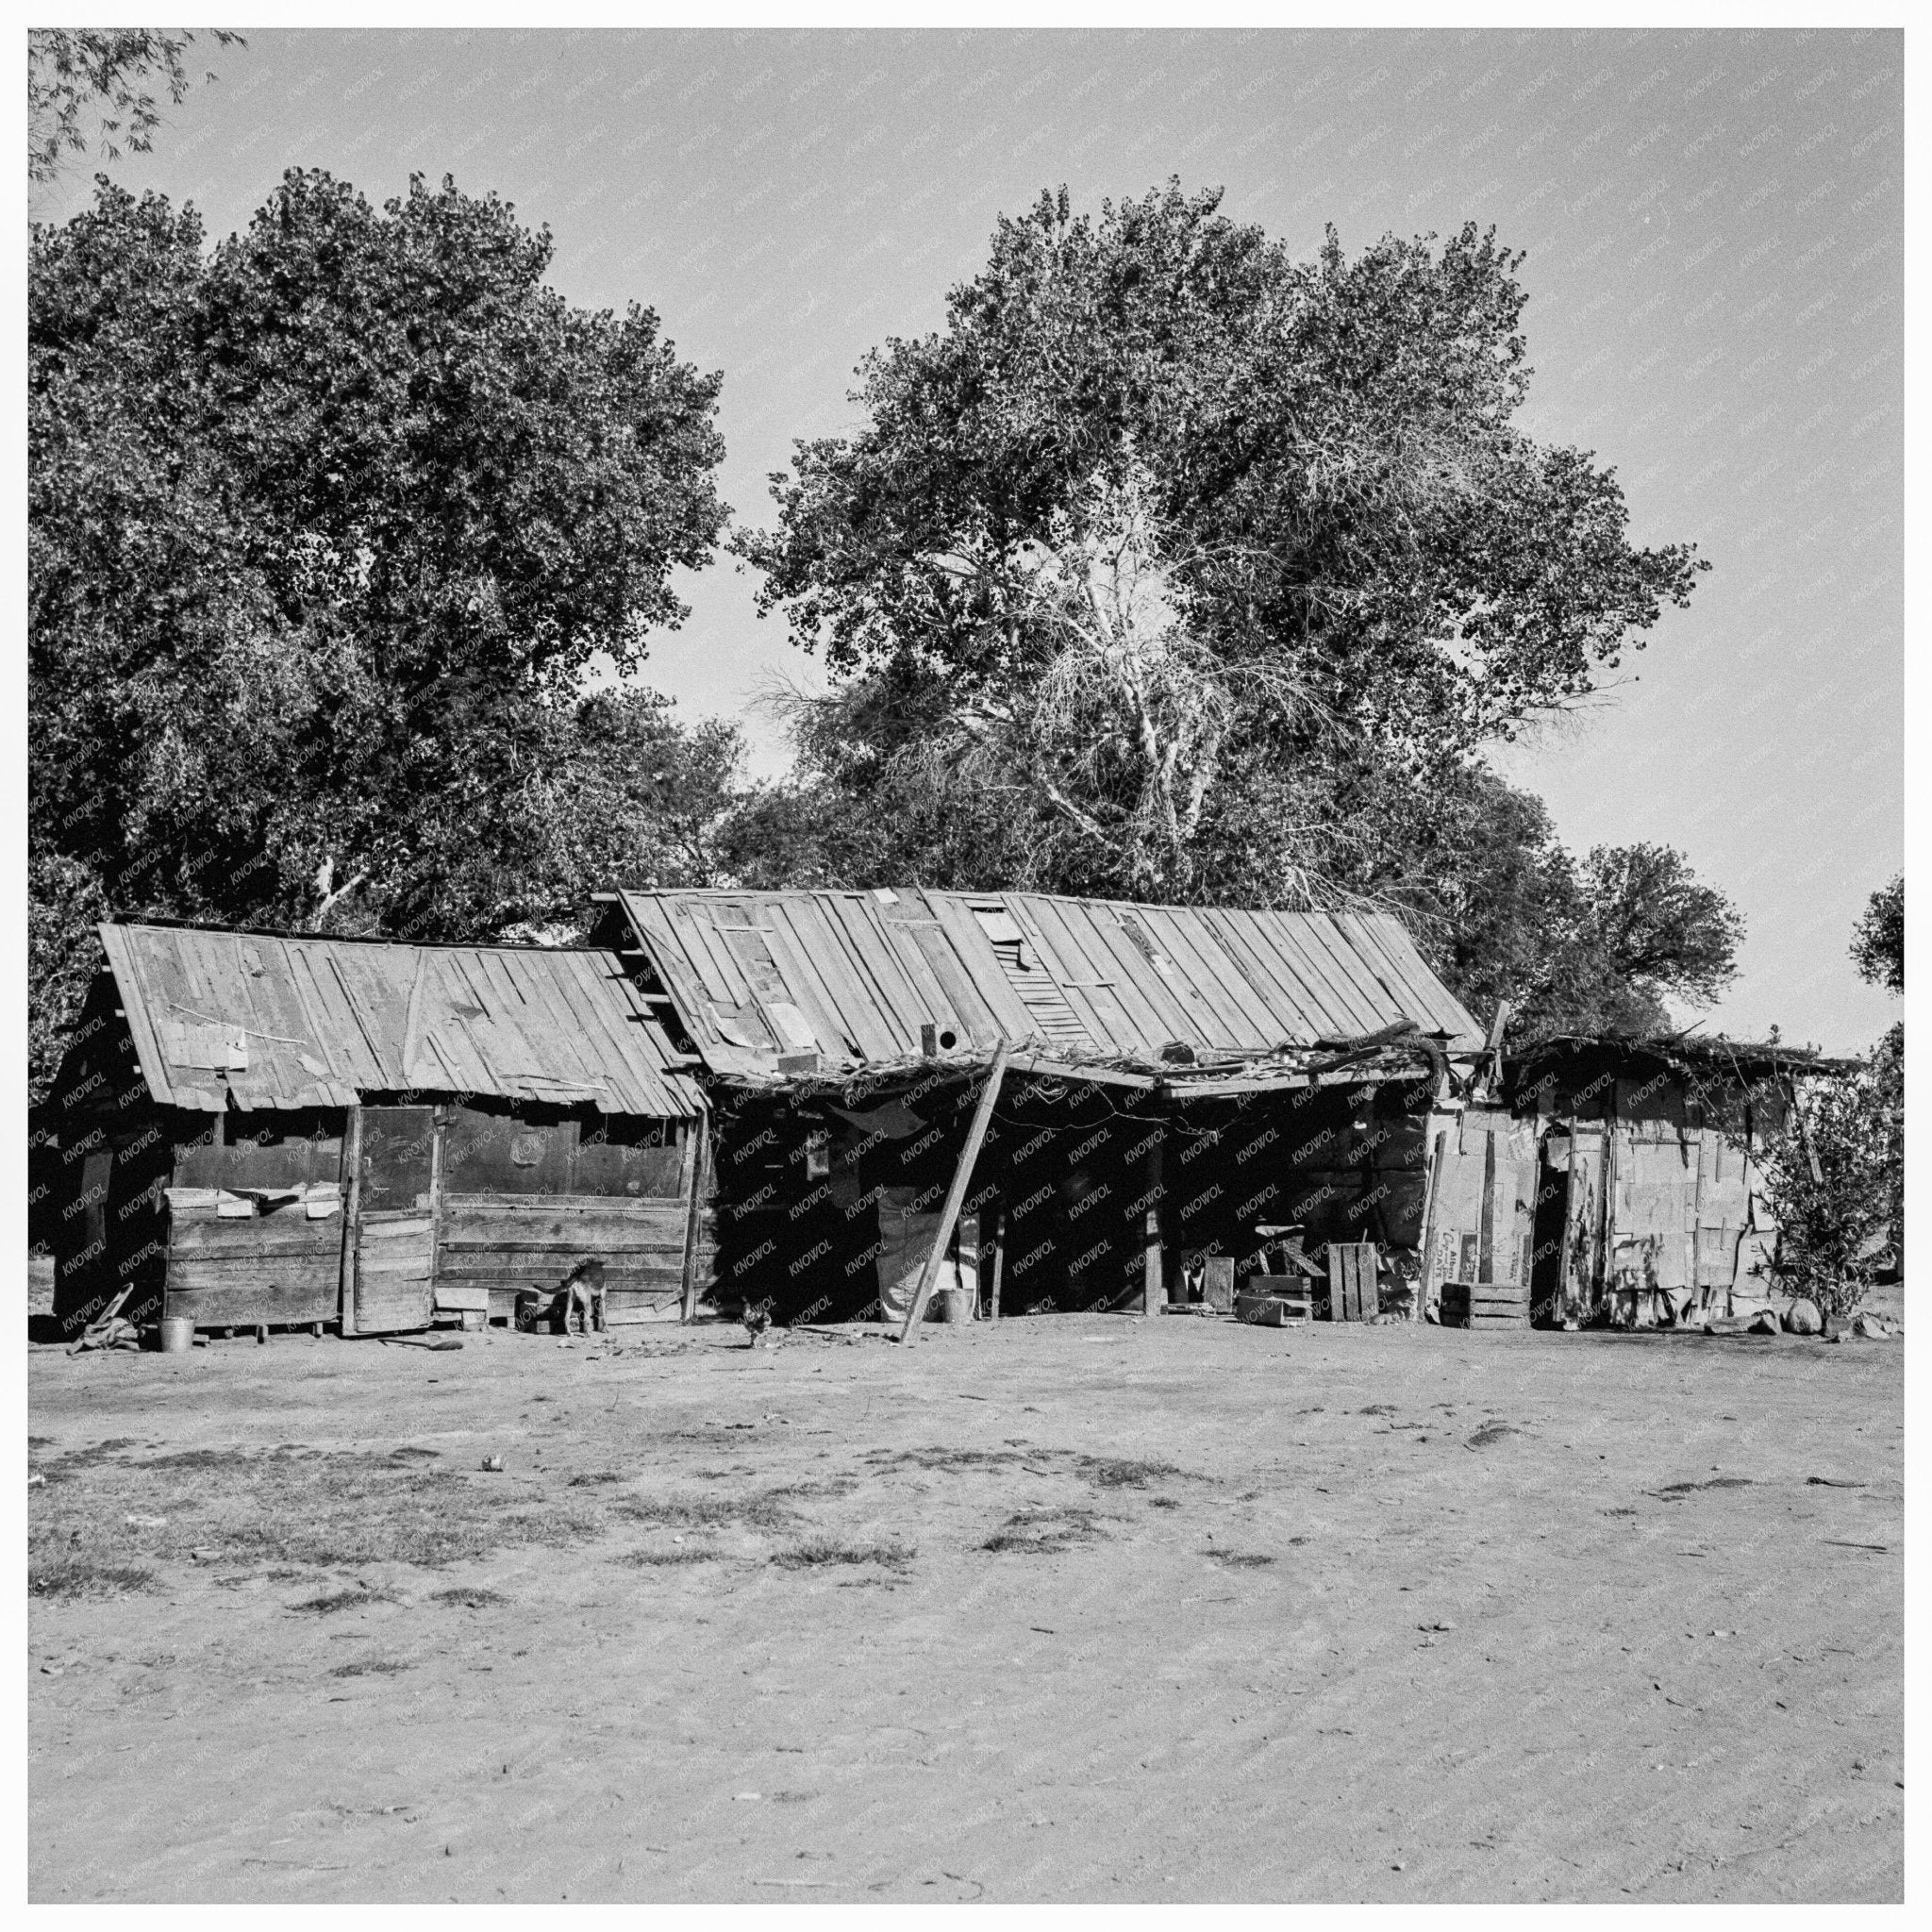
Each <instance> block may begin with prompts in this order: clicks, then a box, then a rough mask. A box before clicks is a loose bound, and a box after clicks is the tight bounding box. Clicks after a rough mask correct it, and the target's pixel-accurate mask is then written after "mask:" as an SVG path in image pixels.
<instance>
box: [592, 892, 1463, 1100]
mask: <svg viewBox="0 0 1932 1932" xmlns="http://www.w3.org/2000/svg"><path fill="white" fill-rule="evenodd" d="M616 896H617V898H618V899H619V901H620V903H621V904H622V906H623V908H624V910H625V914H626V916H627V918H628V920H629V923H630V925H631V928H632V930H633V932H634V933H635V934H636V936H637V938H638V941H639V942H640V944H641V945H642V947H643V948H644V950H645V952H646V954H647V955H648V957H649V958H650V960H651V963H652V965H653V967H654V968H655V969H656V971H657V973H658V976H659V977H660V979H661V980H662V982H663V985H664V988H665V990H666V991H667V992H669V993H670V994H671V996H672V998H673V1000H674V1002H675V1006H676V1008H677V1012H678V1015H679V1017H680V1019H682V1021H683V1022H684V1024H685V1027H686V1029H687V1031H688V1032H689V1033H690V1034H691V1039H692V1040H693V1041H695V1043H696V1045H697V1048H698V1051H699V1052H700V1053H701V1054H702V1055H703V1056H704V1058H705V1061H706V1064H707V1065H708V1067H709V1068H710V1069H711V1070H712V1071H713V1072H715V1073H721V1074H744V1075H752V1076H759V1075H762V1076H770V1075H771V1074H773V1073H774V1070H775V1068H776V1058H777V1055H778V1054H779V1053H781V1052H816V1053H818V1054H820V1055H821V1056H822V1057H824V1058H825V1059H826V1060H828V1061H830V1062H833V1063H841V1062H842V1063H848V1064H850V1063H860V1064H864V1063H877V1062H881V1061H890V1060H893V1059H902V1058H908V1057H912V1056H917V1055H918V1054H919V1053H920V1051H921V1028H922V1026H924V1025H928V1024H929V1025H932V1026H934V1027H936V1028H938V1029H939V1031H940V1032H941V1036H943V1034H944V1033H946V1032H951V1033H952V1034H953V1035H954V1036H955V1043H954V1044H953V1045H952V1046H951V1047H950V1048H947V1049H946V1050H947V1051H950V1052H957V1053H962V1054H964V1053H974V1052H977V1053H980V1054H985V1053H990V1052H991V1050H992V1049H993V1047H994V1046H995V1045H997V1043H998V1042H999V1041H1001V1040H1003V1039H1004V1040H1006V1041H1008V1042H1010V1043H1012V1044H1015V1045H1018V1044H1021V1043H1023V1042H1030V1043H1031V1044H1032V1045H1033V1046H1034V1047H1035V1048H1036V1049H1037V1050H1038V1051H1040V1052H1041V1054H1043V1055H1044V1056H1045V1057H1047V1058H1052V1059H1055V1060H1058V1061H1063V1062H1066V1063H1070V1064H1073V1063H1080V1062H1101V1061H1114V1062H1120V1061H1128V1060H1131V1061H1140V1062H1143V1063H1144V1062H1158V1060H1159V1058H1160V1055H1161V1050H1162V1049H1163V1048H1164V1047H1166V1046H1168V1045H1169V1044H1170V1043H1172V1042H1174V1041H1179V1042H1182V1043H1184V1044H1186V1045H1188V1046H1190V1047H1192V1048H1194V1049H1195V1050H1196V1051H1203V1052H1208V1053H1229V1052H1231V1053H1266V1052H1269V1051H1272V1050H1274V1049H1276V1048H1279V1047H1282V1046H1284V1045H1291V1046H1312V1045H1314V1044H1315V1042H1316V1041H1323V1040H1336V1039H1343V1038H1353V1037H1357V1036H1360V1035H1363V1034H1367V1033H1371V1032H1374V1031H1375V1030H1376V1029H1378V1028H1381V1027H1385V1026H1388V1025H1390V1024H1393V1023H1395V1022H1397V1021H1399V1020H1402V1019H1404V1018H1407V1019H1409V1020H1412V1021H1414V1022H1415V1023H1416V1024H1417V1026H1418V1027H1419V1028H1420V1029H1421V1030H1422V1031H1423V1032H1424V1033H1431V1034H1437V1035H1440V1036H1443V1037H1445V1039H1446V1042H1447V1045H1448V1048H1449V1050H1450V1051H1451V1052H1474V1051H1475V1050H1476V1049H1477V1048H1479V1047H1480V1046H1481V1045H1482V1034H1481V1029H1480V1028H1479V1027H1478V1026H1477V1025H1476V1024H1475V1022H1474V1019H1472V1018H1471V1016H1470V1015H1469V1013H1468V1012H1467V1011H1466V1010H1465V1009H1464V1008H1462V1006H1461V1005H1460V1004H1458V1002H1457V1000H1456V998H1455V997H1454V995H1452V994H1451V993H1450V991H1449V990H1448V989H1447V988H1446V987H1445V986H1443V984H1442V982H1441V980H1440V979H1438V978H1437V977H1436V975H1435V974H1434V973H1432V972H1431V971H1430V970H1429V968H1428V967H1427V966H1426V965H1424V963H1423V959H1422V956H1421V955H1420V954H1419V953H1418V952H1417V951H1416V949H1415V945H1414V942H1413V941H1411V940H1410V939H1409V937H1408V935H1407V933H1406V932H1405V931H1404V930H1403V929H1402V927H1401V925H1400V924H1397V922H1396V921H1395V920H1393V919H1391V918H1389V917H1387V916H1384V915H1363V914H1356V913H1332V914H1331V913H1310V912H1251V911H1241V910H1225V909H1219V908H1202V907H1174V906H1137V905H1129V904H1126V903H1124V902H1121V901H1116V900H1107V899H1069V898H1060V897H1057V896H1054V895H1051V894H1047V893H1041V892H937V891H920V890H916V889H909V888H908V889H900V890H895V891H870V892H826V891H781V892H735V891H661V892H639V891H630V892H621V893H619V894H617V895H616ZM941 1044H942V1045H943V1044H944V1042H943V1040H942V1041H941Z"/></svg>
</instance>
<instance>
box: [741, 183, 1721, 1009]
mask: <svg viewBox="0 0 1932 1932" xmlns="http://www.w3.org/2000/svg"><path fill="white" fill-rule="evenodd" d="M1219 200H1220V197H1219V195H1218V193H1217V192H1212V191H1210V192H1204V193H1200V194H1195V195H1188V194H1185V193H1183V192H1182V191H1181V189H1180V187H1179V186H1178V184H1177V183H1176V184H1171V185H1170V186H1169V187H1168V188H1167V189H1165V190H1160V191H1157V192H1153V193H1151V194H1149V195H1147V196H1146V197H1145V198H1144V199H1141V200H1139V201H1134V200H1129V201H1125V202H1123V203H1121V204H1119V205H1117V206H1116V205H1114V204H1111V203H1109V204H1107V205H1105V206H1104V208H1103V211H1102V213H1101V216H1100V217H1099V219H1098V220H1097V221H1093V220H1090V219H1089V218H1087V217H1085V216H1075V215H1074V214H1073V212H1072V210H1071V208H1070V206H1069V203H1068V199H1067V196H1066V193H1065V191H1064V190H1062V191H1061V192H1059V193H1058V194H1057V195H1055V194H1048V195H1042V196H1041V200H1040V201H1039V202H1038V203H1037V204H1036V206H1035V207H1034V208H1032V209H1031V210H1030V211H1029V212H1028V213H1027V214H1026V215H1024V216H1023V217H1021V218H1019V219H1017V220H1008V219H1002V220H1001V222H1000V223H999V225H998V227H997V229H996V231H995V233H994V236H993V239H992V246H991V256H990V258H989V260H988V263H987V265H986V266H985V268H984V269H983V270H982V271H981V272H980V273H979V274H978V275H975V276H974V277H973V278H971V279H970V280H968V281H966V282H964V283H962V284H961V285H960V286H959V287H958V288H956V289H955V290H954V291H952V293H951V295H950V296H949V298H948V303H947V314H946V325H945V327H944V328H943V329H942V330H941V331H940V332H938V333H936V334H934V335H931V336H928V337H926V338H924V339H922V340H919V341H889V342H888V343H887V344H886V345H885V346H884V348H882V349H881V350H878V351H875V352H874V353H873V354H871V355H869V356H868V357H867V358H865V360H864V362H863V363H862V364H861V365H860V369H859V372H858V374H859V382H858V388H857V390H856V391H854V394H853V400H854V401H855V402H856V403H858V405H860V406H861V408H862V409H863V411H864V419H863V422H862V423H861V425H860V426H859V427H858V429H857V430H856V431H854V432H853V433H852V434H850V435H847V436H843V437H836V438H828V439H823V440H819V441H808V442H802V443H800V444H799V445H798V447H797V454H796V459H795V463H794V466H793V470H792V471H791V473H790V474H787V475H778V476H776V477H774V479H773V482H774V497H775V500H776V505H777V518H776V524H775V527H774V528H773V529H772V530H770V531H768V532H763V533H758V534H752V535H748V536H744V537H741V539H740V547H741V550H742V551H743V553H744V554H745V555H747V556H748V557H749V558H752V559H753V560H754V561H756V562H757V563H758V565H759V566H760V567H761V569H762V570H763V572H764V573H765V577H764V584H763V588H762V591H761V598H762V602H763V607H764V608H765V609H766V610H767V611H768V612H778V611H782V612H783V613H784V615H785V617H786V620H787V622H788V624H789V625H790V626H791V634H792V636H793V638H794V640H795V641H797V642H798V643H799V644H801V645H802V646H804V647H805V648H806V649H808V650H813V651H819V652H822V653H823V654H824V658H825V660H826V662H827V664H828V667H829V668H830V669H831V671H832V672H833V674H834V680H835V681H834V684H833V688H832V690H831V691H830V692H829V693H828V694H827V695H825V696H824V697H822V698H820V699H817V700H814V701H809V702H804V703H801V704H800V705H799V706H798V707H797V708H796V715H795V719H794V725H795V736H796V740H797V743H798V746H799V751H800V770H799V782H798V785H797V787H796V789H795V791H794V793H793V794H792V795H791V798H790V799H789V800H783V801H781V800H779V799H777V798H768V799H767V800H765V801H763V802H762V805H761V808H760V809H761V812H762V823H763V824H764V826H765V828H766V830H767V832H768V833H769V835H770V838H771V840H772V841H773V844H772V847H771V848H770V849H773V850H777V851H782V852H783V853H784V854H785V855H786V858H787V860H788V862H789V863H790V864H791V865H792V866H793V867H794V868H795V869H797V870H801V871H803V872H805V873H808V874H810V875H811V876H813V877H817V878H823V879H825V880H827V881H833V880H836V881H840V882H851V883H864V884H874V883H884V882H887V881H888V880H890V879H892V878H897V879H901V880H904V879H917V880H920V881H922V882H924V883H927V884H933V885H958V886H971V887H992V886H1000V885H1009V886H1032V887H1044V888H1051V889H1058V890H1061V891H1100V892H1110V893H1116V894H1119V895H1122V896H1126V897H1142V898H1163V897H1164V898H1175V899H1183V900H1203V901H1219V902H1222V903H1231V902H1245V903H1251V904H1263V905H1285V906H1310V905H1333V904H1338V903H1355V904H1370V905H1376V906H1381V907H1385V908H1391V909H1394V910H1396V911H1397V912H1398V913H1400V914H1401V915H1402V916H1403V917H1404V918H1406V919H1407V920H1408V921H1409V923H1410V924H1411V925H1412V926H1413V927H1414V929H1415V930H1416V933H1417V937H1418V939H1419V941H1421V942H1422V944H1423V946H1424V951H1425V952H1427V953H1428V954H1429V955H1430V957H1431V958H1432V959H1433V960H1434V961H1435V962H1436V963H1437V964H1438V965H1439V967H1441V970H1442V971H1443V972H1444V973H1445V974H1446V975H1447V976H1448V977H1449V978H1450V980H1451V983H1452V984H1453V985H1455V986H1457V990H1458V991H1462V992H1463V993H1464V995H1465V996H1466V997H1469V998H1471V999H1472V1000H1474V1001H1475V1002H1476V1003H1478V1005H1479V1006H1480V1007H1482V1008H1484V1009H1487V1008H1489V1007H1491V1006H1493V1004H1494V1001H1495V1000H1496V999H1497V998H1500V997H1505V996H1507V997H1509V998H1510V999H1511V1000H1512V1001H1513V1002H1514V1003H1515V1005H1516V1007H1517V1008H1518V1011H1519V1019H1518V1022H1517V1023H1516V1026H1515V1027H1514V1029H1513V1037H1516V1038H1522V1037H1524V1035H1525V1034H1530V1035H1533V1034H1535V1033H1537V1032H1541V1031H1550V1030H1558V1031H1560V1030H1599V1029H1604V1028H1610V1029H1614V1030H1623V1031H1644V1030H1656V1029H1657V1028H1658V1027H1659V1026H1662V1025H1665V1024H1668V1018H1669V1016H1668V1012H1667V1009H1666V1008H1665V1006H1664V1004H1663V1001H1664V999H1665V997H1666V996H1667V995H1668V996H1670V997H1674V998H1679V999H1683V1000H1687V1001H1689V1002H1691V1003H1692V1004H1699V1003H1703V1002H1705V1001H1707V1000H1708V999H1709V998H1710V997H1711V996H1713V994H1714V993H1715V992H1716V991H1717V990H1719V989H1720V988H1721V987H1722V985H1723V984H1724V981H1725V980H1726V979H1727V978H1728V977H1729V976H1730V973H1731V971H1732V957H1733V954H1734V952H1735V948H1736V943H1737V941H1738V939H1739V937H1740V934H1741V924H1740V922H1739V920H1738V918H1737V915H1736V913H1735V912H1734V911H1733V910H1732V909H1731V908H1729V906H1728V905H1727V904H1726V903H1725V902H1724V900H1723V898H1722V897H1721V895H1719V894H1717V893H1716V892H1714V891H1711V890H1710V889H1709V888H1707V887H1705V886H1702V885H1699V884H1698V883H1697V882H1696V881H1695V879H1694V878H1693V877H1692V875H1691V873H1690V870H1689V868H1688V866H1687V865H1686V863H1685V861H1684V860H1683V858H1682V856H1681V855H1679V854H1676V853H1674V852H1671V851H1669V850H1667V849H1665V848H1656V847H1648V846H1636V847H1631V848H1627V849H1622V850H1616V851H1611V850H1604V851H1599V852H1595V853H1592V854H1591V855H1590V856H1589V857H1588V858H1585V859H1583V860H1581V861H1578V860H1575V859H1574V858H1571V857H1570V855H1568V854H1567V853H1565V852H1564V851H1563V849H1562V847H1561V845H1560V844H1559V843H1558V842H1557V840H1556V839H1555V836H1554V834H1553V832H1552V831H1551V828H1550V825H1549V822H1548V818H1547V815H1546V814H1545V813H1544V812H1543V810H1542V808H1541V806H1540V805H1539V804H1538V803H1537V802H1536V801H1535V800H1533V799H1528V798H1525V797H1524V796H1523V795H1522V794H1521V793H1518V792H1515V791H1511V790H1510V789H1509V788H1508V787H1507V786H1505V785H1504V784H1502V783H1501V781H1500V780H1498V779H1496V778H1495V777H1494V776H1493V775H1492V774H1491V773H1490V772H1489V771H1488V770H1487V769H1486V768H1485V767H1484V765H1483V763H1482V761H1481V754H1482V750H1483V747H1484V746H1485V745H1486V744H1487V743H1489V742H1491V741H1495V740H1497V739H1499V738H1507V737H1508V736H1510V735H1511V734H1512V733H1513V732H1514V730H1515V729H1516V727H1517V725H1518V724H1520V723H1521V722H1522V721H1524V719H1526V718H1528V717H1531V716H1533V715H1537V714H1540V713H1547V712H1548V711H1550V710H1552V709H1557V708H1563V707H1566V706H1569V705H1572V704H1574V703H1576V702H1578V701H1580V700H1581V699H1583V698H1584V697H1586V696H1587V695H1588V694H1589V693H1590V692H1591V691H1592V690H1594V689H1595V688H1596V685H1597V683H1598V680H1599V679H1600V677H1601V676H1602V675H1603V674H1604V673H1605V672H1606V671H1607V670H1610V669H1613V668H1614V667H1615V666H1616V665H1617V664H1618V662H1619V660H1620V656H1621V653H1622V652H1623V651H1624V650H1625V649H1627V648H1633V647H1641V643H1642V641H1643V638H1644V633H1645V632H1646V631H1647V630H1648V629H1649V628H1650V627H1651V626H1652V625H1654V624H1655V623H1656V621H1657V618H1658V615H1659V613H1660V611H1661V608H1662V607H1663V606H1664V605H1665V604H1666V603H1678V604H1681V603H1683V602H1685V601H1686V600H1687V599H1688V597H1689V594H1690V591H1691V585H1692V582H1693V580H1694V577H1695V575H1696V573H1697V572H1698V571H1699V570H1700V569H1702V568H1703V565H1702V564H1701V563H1700V562H1699V560H1698V559H1697V558H1695V556H1694V554H1693V553H1692V551H1691V548H1689V547H1688V546H1685V545H1678V544H1669V545H1663V546H1660V547H1656V548H1645V547H1641V546H1639V545H1636V544H1634V543H1632V542H1631V541H1630V539H1629V536H1628V531H1627V519H1626V513H1625V508H1624V499H1623V495H1622V491H1621V490H1620V488H1619V486H1618V484H1617V482H1616V479H1615V477H1614V475H1613V474H1612V473H1610V472H1609V471H1607V470H1606V469H1603V468H1601V467H1599V466H1598V465H1597V464H1596V463H1595V462H1594V460H1593V458H1591V456H1590V455H1589V454H1587V453H1585V452H1581V451H1577V450H1574V449H1565V448H1553V447H1549V446H1546V445H1543V444H1540V443H1538V442H1536V441H1534V440H1533V439H1531V438H1530V437H1528V436H1527V435H1526V434H1525V433H1524V431H1523V430H1522V429H1521V428H1520V427H1518V426H1517V425H1516V423H1515V421H1514V418H1515V416H1516V413H1517V411H1518V410H1519V408H1520V407H1521V405H1522V403H1523V401H1524V396H1525V393H1526V390H1527V384H1528V380H1529V374H1530V372H1529V367H1528V362H1527V351H1526V346H1525V343H1524V339H1523V336H1522V333H1521V328H1520V323H1521V317H1522V311H1523V306H1524V293H1523V291H1522V288H1521V287H1520V285H1519V283H1518V281H1517V279H1516V272H1517V270H1518V268H1519V266H1520V264H1521V261H1522V258H1521V257H1520V256H1518V255H1516V254H1513V253H1512V252H1510V251H1509V250H1507V249H1506V248H1504V247H1502V246H1501V245H1499V244H1498V242H1496V241H1495V239H1494V237H1493V235H1486V234H1482V233H1479V232H1478V231H1477V230H1476V229H1475V228H1474V226H1468V227H1465V228H1463V229H1462V230H1461V231H1460V232H1459V233H1458V234H1457V235H1455V236H1453V237H1452V238H1450V239H1449V240H1448V241H1446V242H1441V241H1439V240H1438V239H1437V238H1435V237H1421V238H1417V239H1414V240H1410V241H1403V240H1399V239H1397V238H1395V237H1392V236H1391V237H1385V238H1384V239H1383V240H1382V241H1380V242H1376V243H1374V244H1373V245H1372V246H1370V247H1369V248H1368V249H1366V250H1364V251H1363V252H1362V253H1361V254H1359V255H1357V256H1355V257H1353V258H1351V257H1349V256H1347V255H1345V254H1344V252H1343V250H1342V248H1341V243H1340V242H1339V241H1338V240H1337V238H1336V237H1335V235H1334V234H1333V233H1332V231H1331V233H1330V234H1329V236H1328V239H1327V241H1326V242H1325V244H1324V247H1323V248H1322V250H1321V251H1320V252H1319V254H1318V255H1317V256H1316V257H1315V258H1314V259H1312V260H1308V261H1298V260H1295V259H1294V258H1291V256H1290V255H1289V253H1288V252H1287V251H1286V250H1285V249H1284V248H1283V247H1282V246H1281V245H1280V244H1279V243H1277V242H1274V241H1273V240H1271V239H1270V238H1269V237H1268V236H1266V235H1265V234H1264V233H1263V232H1262V231H1261V230H1260V229H1258V228H1256V227H1253V226H1247V225H1240V224H1236V223H1234V222H1231V221H1229V220H1227V219H1226V218H1224V216H1223V215H1222V214H1221V213H1220V212H1219Z"/></svg>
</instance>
